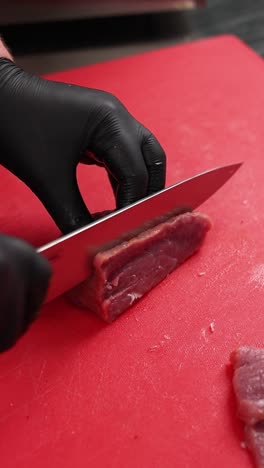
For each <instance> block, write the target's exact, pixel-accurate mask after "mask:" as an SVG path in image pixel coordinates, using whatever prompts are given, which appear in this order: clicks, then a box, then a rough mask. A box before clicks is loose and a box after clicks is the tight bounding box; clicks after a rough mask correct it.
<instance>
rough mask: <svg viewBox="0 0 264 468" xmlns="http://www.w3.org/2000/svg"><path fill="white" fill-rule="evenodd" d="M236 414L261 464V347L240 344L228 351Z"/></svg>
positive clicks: (263, 436)
mask: <svg viewBox="0 0 264 468" xmlns="http://www.w3.org/2000/svg"><path fill="white" fill-rule="evenodd" d="M230 360H231V364H232V365H233V367H234V376H233V387H234V391H235V395H236V400H237V405H238V416H239V418H240V419H241V420H242V421H244V423H245V424H246V427H245V433H246V441H247V447H248V448H249V449H250V450H251V451H252V453H253V455H254V457H255V460H256V464H257V467H259V468H260V467H262V468H264V349H259V348H253V347H246V346H245V347H241V348H238V349H237V350H235V351H233V352H232V353H231V355H230Z"/></svg>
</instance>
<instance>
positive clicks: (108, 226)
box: [37, 163, 243, 302]
mask: <svg viewBox="0 0 264 468" xmlns="http://www.w3.org/2000/svg"><path fill="white" fill-rule="evenodd" d="M242 164H243V163H237V164H230V165H227V166H222V167H217V168H215V169H211V170H209V171H206V172H203V173H201V174H198V175H196V176H194V177H192V178H189V179H186V180H184V181H182V182H178V183H177V184H175V185H172V186H170V187H167V188H165V189H164V190H161V191H160V192H157V193H155V194H154V195H150V196H148V197H146V198H143V199H141V200H139V201H137V202H135V203H133V204H131V205H129V206H128V207H125V208H122V209H120V210H117V211H114V212H112V213H111V214H109V215H107V216H106V217H104V218H101V219H99V220H97V221H94V222H93V223H90V224H89V225H88V226H85V227H82V228H80V229H78V230H76V231H74V232H72V233H70V234H67V235H65V236H63V237H60V238H59V239H56V240H55V241H53V242H50V243H48V244H46V245H44V246H42V247H40V248H39V249H38V250H37V251H38V252H39V253H40V254H41V255H43V256H44V257H46V258H47V259H48V260H49V262H50V263H51V265H52V269H53V274H52V278H51V283H50V287H49V291H48V294H47V298H46V302H49V301H51V300H53V299H55V298H56V297H58V296H60V295H61V294H63V293H64V292H66V291H68V290H69V289H71V288H73V287H74V286H76V285H77V284H78V283H80V282H81V281H83V280H84V279H86V278H87V277H88V276H89V273H90V271H91V266H92V258H93V256H94V252H95V251H96V250H99V249H100V246H101V247H102V246H103V245H105V244H107V243H109V242H112V241H114V240H116V239H118V238H119V237H121V236H122V237H123V236H124V235H126V234H128V233H129V232H131V231H134V230H136V229H138V228H140V227H141V226H144V225H145V224H146V223H153V222H154V221H155V220H159V219H160V218H162V217H164V216H166V215H168V213H170V215H171V216H172V215H173V214H176V213H177V212H178V213H179V212H183V211H192V210H194V209H195V208H197V207H198V206H200V205H201V204H202V203H203V202H205V201H206V200H207V199H208V198H209V197H210V196H212V195H213V194H214V193H215V192H216V191H217V190H218V189H219V188H220V187H221V186H222V185H224V184H225V183H226V182H227V181H228V180H229V179H230V178H231V177H232V176H233V175H234V174H235V172H236V171H237V170H238V169H239V168H240V167H241V165H242ZM157 222H158V221H157ZM157 222H156V224H157ZM154 224H155V222H154Z"/></svg>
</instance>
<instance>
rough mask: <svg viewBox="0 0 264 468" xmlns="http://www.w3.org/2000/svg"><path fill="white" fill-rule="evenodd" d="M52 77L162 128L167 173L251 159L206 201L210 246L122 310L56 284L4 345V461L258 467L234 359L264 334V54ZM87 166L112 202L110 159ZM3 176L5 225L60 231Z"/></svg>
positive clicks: (195, 57) (213, 54)
mask: <svg viewBox="0 0 264 468" xmlns="http://www.w3.org/2000/svg"><path fill="white" fill-rule="evenodd" d="M51 78H54V79H56V80H63V81H68V82H71V83H77V84H80V85H84V86H90V87H96V88H102V89H105V90H108V91H111V92H113V93H115V94H116V95H117V96H118V97H119V98H120V99H121V100H122V101H123V102H124V103H125V104H126V105H127V107H128V108H129V110H130V111H131V112H132V113H133V114H134V115H135V116H136V117H137V118H138V119H139V120H141V121H142V122H144V124H145V125H146V126H148V127H149V128H150V129H152V130H153V131H154V133H155V134H156V135H157V136H158V138H159V139H160V141H161V142H162V144H163V146H164V148H165V150H166V152H167V156H168V179H167V183H168V184H171V183H173V182H176V181H179V180H181V179H183V178H185V177H188V176H192V175H194V174H196V173H198V172H200V171H203V170H206V169H210V168H212V167H215V166H217V165H221V164H226V163H234V162H238V161H245V164H244V166H243V167H242V169H241V170H240V171H239V172H238V173H237V174H236V175H235V176H234V177H233V179H232V180H231V181H229V182H228V183H227V184H226V186H225V187H224V188H222V189H221V191H219V192H218V193H217V194H216V195H215V196H214V197H212V198H211V199H210V200H209V201H208V202H207V203H206V204H204V205H203V206H202V207H201V210H202V211H203V212H205V213H208V214H209V215H210V216H211V218H212V220H213V223H214V226H213V229H212V231H211V232H210V234H209V236H208V238H207V241H206V243H205V245H204V247H203V249H202V251H201V252H200V253H199V254H198V255H196V256H195V257H193V258H192V259H191V260H189V261H188V262H187V263H186V264H185V265H183V266H182V267H181V268H180V269H178V271H176V272H174V273H173V274H171V275H170V276H169V277H168V278H167V279H166V280H165V281H164V282H163V283H162V284H160V285H159V286H158V287H156V288H155V290H153V291H152V292H151V293H150V294H149V295H148V296H147V297H145V298H144V299H143V300H141V301H140V302H139V303H138V304H137V305H136V306H134V307H133V308H132V309H131V310H130V311H129V312H127V313H126V314H124V315H123V316H122V317H121V318H119V319H118V320H117V321H116V322H115V323H113V324H112V325H105V324H104V323H102V322H101V321H100V320H99V319H98V318H96V317H95V316H93V315H90V314H89V313H86V312H83V311H80V310H78V309H77V308H74V307H73V306H71V305H68V304H67V303H66V301H65V300H64V299H63V298H61V299H59V300H56V301H55V302H53V303H52V304H50V305H48V306H47V307H45V308H44V309H43V314H42V316H41V317H40V318H39V320H38V321H37V322H36V323H35V324H34V326H33V327H32V328H31V330H30V331H29V332H28V333H27V335H26V336H25V337H24V338H23V339H21V340H20V342H19V343H18V345H17V346H16V347H15V348H14V349H13V350H11V351H10V352H8V353H6V354H3V355H0V463H1V467H3V468H36V467H37V468H47V467H49V468H73V467H74V468H87V467H89V468H124V467H126V468H161V467H162V468H175V467H177V468H189V467H190V468H194V467H195V468H204V467H210V468H220V467H221V468H223V467H224V468H246V467H248V466H250V463H251V460H250V457H249V456H248V453H247V452H246V451H245V450H243V449H242V448H241V446H240V440H242V437H243V434H242V426H240V423H238V422H237V421H236V418H235V406H234V398H233V395H232V392H231V376H230V372H229V371H228V370H227V363H228V360H229V354H230V352H231V351H232V350H233V349H234V348H236V347H237V346H240V345H255V346H263V345H264V339H263V338H264V330H263V327H264V240H263V231H264V64H263V62H262V60H261V58H259V57H258V56H257V55H255V53H253V52H252V51H251V50H250V49H248V48H247V47H246V46H245V45H244V44H242V43H241V42H240V41H239V40H237V39H236V38H234V37H229V36H225V37H219V38H215V39H212V40H205V41H200V42H196V43H193V44H189V45H183V46H181V47H172V48H169V49H164V50H160V51H157V52H153V53H148V54H144V55H140V56H135V57H130V58H127V59H123V60H117V61H114V62H109V63H104V64H99V65H96V66H90V67H86V68H80V69H77V70H71V71H67V72H65V73H58V74H54V75H53V76H52V77H51ZM79 179H80V185H81V188H82V191H83V194H84V197H85V200H86V202H87V205H88V206H89V208H90V209H91V210H92V211H97V210H100V209H106V208H111V206H112V203H113V200H112V198H111V197H109V194H110V189H109V187H108V184H107V180H106V177H105V175H104V172H103V171H102V170H101V169H95V168H90V167H86V166H83V167H82V168H81V169H80V171H79ZM0 190H1V192H2V206H1V215H0V216H1V218H0V223H1V228H2V230H3V231H4V232H6V233H9V234H15V235H17V236H20V237H23V238H25V239H28V240H29V241H31V242H33V243H34V244H35V245H40V244H41V243H44V242H46V241H48V240H51V239H53V238H54V237H56V236H57V235H58V231H57V229H56V228H55V227H54V224H53V222H52V221H51V219H50V218H49V216H48V215H47V214H46V213H45V211H44V209H43V208H42V206H41V204H40V203H39V201H38V200H37V199H36V198H35V197H34V196H33V195H32V194H31V193H30V191H29V190H28V189H27V188H25V187H24V186H23V184H22V183H20V182H19V181H18V180H16V179H15V178H14V177H13V176H11V175H10V174H8V173H7V172H6V171H5V170H3V169H1V187H0ZM69 268H70V265H69ZM201 272H204V273H205V274H204V275H203V276H199V273H201ZM212 322H213V323H214V326H215V330H214V332H213V333H212V332H210V329H209V327H210V324H211V323H212Z"/></svg>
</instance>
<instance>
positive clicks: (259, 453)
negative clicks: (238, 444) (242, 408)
mask: <svg viewBox="0 0 264 468" xmlns="http://www.w3.org/2000/svg"><path fill="white" fill-rule="evenodd" d="M245 433H246V443H247V447H248V448H249V449H250V451H251V452H252V453H253V455H254V458H255V462H256V466H257V468H264V422H263V421H261V422H259V423H256V424H254V425H253V426H246V428H245Z"/></svg>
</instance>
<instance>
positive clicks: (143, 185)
mask: <svg viewBox="0 0 264 468" xmlns="http://www.w3.org/2000/svg"><path fill="white" fill-rule="evenodd" d="M0 106H1V111H0V163H1V164H2V165H4V166H5V167H6V168H7V169H9V170H10V171H11V172H13V173H14V174H15V175H16V176H18V177H19V178H20V179H21V180H22V181H24V182H25V183H26V184H27V185H28V186H29V187H30V188H31V190H32V191H33V192H34V193H35V194H36V195H37V196H38V197H39V199H40V200H41V201H42V203H43V204H44V206H45V207H46V209H47V210H48V211H49V213H50V215H51V216H52V217H53V219H54V221H55V222H56V224H57V225H58V227H59V228H60V230H61V231H62V232H63V233H68V232H70V231H72V230H74V229H77V228H79V227H81V226H83V225H85V224H87V223H89V222H90V221H91V220H92V218H91V215H90V213H89V212H88V210H87V208H86V206H85V204H84V202H83V200H82V197H81V195H80V192H79V189H78V186H77V181H76V166H77V164H78V163H79V162H80V161H81V162H86V163H88V164H89V163H96V164H99V165H102V166H105V168H106V169H107V171H108V174H109V178H110V181H111V184H112V187H113V190H114V192H115V196H116V203H117V207H118V208H121V207H123V206H126V205H128V204H130V203H132V202H134V201H136V200H138V199H140V198H142V197H144V196H147V195H149V194H152V193H154V192H155V191H158V190H161V189H162V188H163V187H164V184H165V172H166V161H165V154H164V151H163V150H162V148H161V146H160V144H159V143H158V141H157V140H156V138H155V137H154V136H153V135H152V134H151V133H150V131H149V130H147V129H146V128H144V127H143V126H142V125H141V124H140V123H139V122H138V121H136V120H135V119H134V118H133V117H132V116H131V115H130V114H129V112H128V111H127V110H126V108H125V107H124V106H123V104H122V103H121V102H120V101H119V100H118V99H117V98H115V97H114V96H112V95H111V94H109V93H106V92H103V91H98V90H93V89H88V88H82V87H79V86H73V85H69V84H64V83H57V82H51V81H48V80H44V79H41V78H38V77H36V76H32V75H30V74H28V73H26V72H24V71H23V70H21V69H20V68H18V67H17V66H16V65H15V64H14V63H13V62H11V61H10V60H8V59H5V58H0ZM87 184H89V180H88V181H87Z"/></svg>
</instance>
